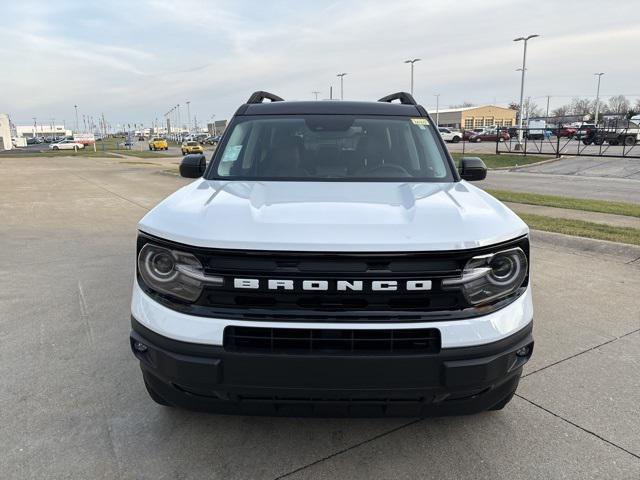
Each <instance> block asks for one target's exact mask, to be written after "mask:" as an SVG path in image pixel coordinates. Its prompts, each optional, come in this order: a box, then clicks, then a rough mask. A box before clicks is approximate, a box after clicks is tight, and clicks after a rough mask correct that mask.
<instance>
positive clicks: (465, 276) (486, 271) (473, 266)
mask: <svg viewBox="0 0 640 480" xmlns="http://www.w3.org/2000/svg"><path fill="white" fill-rule="evenodd" d="M527 269H528V262H527V256H526V255H525V254H524V252H523V251H522V249H521V248H512V249H509V250H504V251H502V252H497V253H490V254H487V255H479V256H477V257H473V258H472V259H471V260H469V261H468V262H467V264H466V265H465V267H464V271H463V272H462V277H460V278H447V279H445V280H443V281H442V288H444V289H445V290H450V289H454V288H459V289H461V290H462V293H463V294H464V296H465V298H466V299H467V301H468V302H469V303H470V304H471V305H480V304H483V303H487V302H490V301H492V300H495V299H498V298H500V297H506V296H507V295H510V294H511V293H513V292H515V291H516V290H517V289H518V288H520V286H521V285H522V282H524V279H525V278H526V276H527Z"/></svg>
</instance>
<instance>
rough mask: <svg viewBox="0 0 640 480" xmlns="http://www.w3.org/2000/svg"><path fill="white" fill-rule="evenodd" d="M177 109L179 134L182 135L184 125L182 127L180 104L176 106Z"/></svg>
mask: <svg viewBox="0 0 640 480" xmlns="http://www.w3.org/2000/svg"><path fill="white" fill-rule="evenodd" d="M176 108H177V109H178V133H179V134H182V125H180V120H181V119H180V104H178V105H176ZM180 136H182V135H180Z"/></svg>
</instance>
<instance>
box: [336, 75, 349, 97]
mask: <svg viewBox="0 0 640 480" xmlns="http://www.w3.org/2000/svg"><path fill="white" fill-rule="evenodd" d="M346 74H347V73H346V72H343V73H339V74H338V75H336V77H340V100H344V76H345V75H346Z"/></svg>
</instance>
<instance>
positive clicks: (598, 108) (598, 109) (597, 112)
mask: <svg viewBox="0 0 640 480" xmlns="http://www.w3.org/2000/svg"><path fill="white" fill-rule="evenodd" d="M594 75H595V76H596V77H598V89H597V90H596V118H595V120H594V122H593V123H595V125H596V127H598V114H599V113H600V79H601V78H602V75H604V72H600V73H594Z"/></svg>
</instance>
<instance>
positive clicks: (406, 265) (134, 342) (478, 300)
mask: <svg viewBox="0 0 640 480" xmlns="http://www.w3.org/2000/svg"><path fill="white" fill-rule="evenodd" d="M264 100H270V102H265V101H264ZM396 100H397V101H399V102H395V101H396ZM180 172H181V174H182V176H184V177H189V178H197V180H195V181H194V182H193V183H191V184H189V185H187V186H185V187H183V188H181V189H180V190H178V191H177V192H175V193H174V194H172V195H170V196H169V197H168V198H167V199H165V200H164V201H162V202H161V203H160V204H159V205H158V206H156V207H155V208H154V209H152V210H151V211H150V212H149V213H148V214H147V215H145V217H144V218H143V219H142V220H141V221H140V223H139V234H138V241H137V269H136V279H135V282H134V287H133V299H132V304H131V313H132V316H131V322H132V331H131V334H130V346H131V349H132V351H133V353H134V355H135V356H136V357H137V359H138V360H139V361H140V366H141V368H142V374H143V379H144V383H145V385H146V388H147V390H148V392H149V395H150V396H151V398H152V399H153V400H155V401H156V402H157V403H159V404H162V405H167V406H177V407H184V408H191V409H202V410H209V411H217V412H222V413H242V414H267V415H281V414H285V415H325V416H342V415H349V416H358V415H362V416H377V415H389V416H407V415H411V416H427V415H447V414H461V413H474V412H480V411H483V410H490V409H492V410H497V409H501V408H502V407H504V406H505V405H506V404H507V403H508V402H509V400H510V399H511V398H512V396H513V394H514V392H515V390H516V387H517V386H518V381H519V379H520V375H521V372H522V368H523V365H524V364H525V363H526V362H527V361H528V360H529V358H530V356H531V354H532V351H533V339H532V318H533V307H532V299H531V282H530V279H529V235H528V228H527V226H526V225H525V224H524V223H523V222H522V220H520V219H519V218H518V217H517V216H516V215H515V214H514V213H513V212H512V211H511V210H509V209H508V208H507V207H505V206H504V205H503V204H502V203H500V202H499V201H497V200H496V199H494V198H493V197H492V196H490V195H489V194H487V193H486V192H484V191H483V190H481V189H479V188H477V187H474V186H473V185H471V184H470V183H468V181H473V180H482V179H483V178H485V176H486V167H485V165H484V163H483V162H482V161H481V160H480V159H479V158H463V159H462V160H461V164H460V168H459V169H458V168H456V165H455V164H454V162H453V160H452V158H451V156H450V155H449V153H448V151H447V148H446V146H445V144H444V141H443V140H442V138H441V136H440V134H439V133H438V130H437V128H436V126H435V125H434V123H433V121H432V120H431V117H430V116H429V114H428V113H427V112H426V111H425V109H424V108H423V107H422V106H420V105H418V104H417V103H416V102H415V100H414V99H413V97H412V96H411V95H409V94H407V93H397V94H393V95H389V96H387V97H384V98H382V99H380V100H379V101H378V102H349V101H312V102H285V101H282V99H281V98H280V97H277V96H275V95H273V94H270V93H267V92H256V93H254V94H253V95H251V97H250V98H249V100H248V101H247V103H246V104H244V105H242V106H240V108H239V109H238V111H237V112H236V114H235V116H234V118H233V120H232V121H231V122H230V125H229V128H228V129H227V130H226V131H225V133H224V135H223V137H222V139H221V142H220V145H219V147H218V148H217V149H216V151H215V152H214V153H213V156H212V158H211V160H210V161H209V162H208V163H207V162H206V159H205V157H204V155H201V154H194V155H187V156H186V157H185V158H184V159H183V161H182V164H181V165H180Z"/></svg>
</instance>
